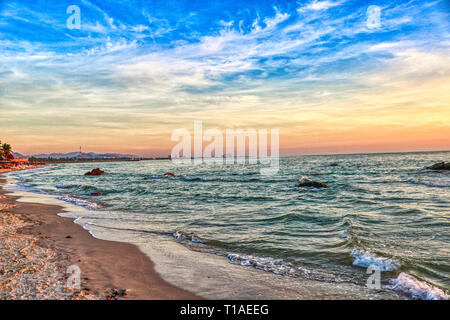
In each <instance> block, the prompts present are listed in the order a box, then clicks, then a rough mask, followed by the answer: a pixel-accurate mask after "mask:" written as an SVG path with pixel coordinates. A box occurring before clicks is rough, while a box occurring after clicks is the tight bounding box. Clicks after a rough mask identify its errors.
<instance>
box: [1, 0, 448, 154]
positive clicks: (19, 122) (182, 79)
mask: <svg viewBox="0 0 450 320" xmlns="http://www.w3.org/2000/svg"><path fill="white" fill-rule="evenodd" d="M70 5H77V6H79V7H80V10H81V25H80V29H79V30H78V29H69V28H67V25H66V20H67V18H68V17H69V16H70V14H67V13H66V9H67V7H68V6H70ZM369 6H377V7H378V8H379V9H380V12H381V19H380V25H379V26H378V27H370V26H368V24H367V20H368V16H367V9H368V7H369ZM449 8H450V5H449V2H448V1H428V2H426V1H351V0H347V1H345V0H330V1H325V0H323V1H317V0H316V1H315V0H311V1H309V0H308V1H253V0H252V1H240V2H236V1H94V0H89V1H88V0H82V1H75V0H71V1H53V2H49V1H9V0H1V1H0V85H1V87H0V88H1V89H0V112H1V113H2V117H1V118H0V126H1V128H2V131H3V132H5V134H4V135H6V137H4V138H3V139H4V140H5V139H6V138H9V139H8V140H9V141H10V142H11V143H15V144H16V146H18V147H19V148H20V149H22V151H24V152H28V151H29V152H33V151H35V149H37V148H39V149H42V148H43V149H44V150H48V151H57V150H58V151H59V150H61V149H64V148H65V149H67V150H69V151H72V150H73V149H74V148H75V149H76V146H78V145H79V144H83V145H86V146H87V147H88V148H90V149H95V150H98V151H115V148H117V143H119V144H120V145H122V147H121V148H120V149H121V150H123V151H128V152H136V153H140V154H149V153H151V152H150V151H149V150H154V151H155V152H161V153H163V154H165V153H166V149H165V147H164V146H165V145H166V144H167V139H168V138H169V137H170V132H171V131H172V130H173V129H175V128H179V127H183V126H190V125H191V124H192V122H193V120H204V122H206V123H207V124H209V125H210V126H212V127H220V128H228V127H243V128H246V127H258V128H261V127H263V128H272V127H279V128H281V130H282V131H281V133H282V136H283V130H284V132H286V134H285V135H286V136H288V137H287V138H286V139H285V140H284V141H285V144H284V148H285V149H286V152H287V153H295V152H296V150H298V152H306V153H315V152H319V153H321V152H339V150H343V151H349V152H350V151H364V150H366V149H367V150H371V148H374V150H377V151H378V150H381V149H379V147H380V146H383V145H386V144H384V143H383V142H382V141H383V139H386V138H387V137H389V136H390V135H391V134H392V131H389V130H388V131H386V132H383V133H380V135H379V136H377V137H374V139H373V141H372V142H371V141H369V142H368V143H367V144H366V145H364V144H363V143H361V141H357V140H355V141H352V140H351V139H350V138H349V137H352V136H355V134H358V132H361V130H362V129H361V128H372V130H379V129H380V128H387V127H390V126H394V127H395V126H398V127H397V132H398V133H399V139H397V140H396V141H395V144H393V145H392V146H391V147H392V148H397V149H398V147H399V146H400V145H404V143H405V141H406V140H407V137H408V132H409V135H410V134H411V132H417V134H418V135H420V136H421V137H424V136H425V137H428V138H427V139H428V140H427V139H425V140H424V141H423V142H421V143H422V144H420V143H419V144H416V145H411V146H409V148H410V149H411V150H413V149H414V148H419V149H421V148H422V149H423V148H424V147H427V146H433V148H438V149H442V148H446V147H450V145H449V144H448V143H449V142H448V139H447V140H445V141H444V140H442V138H440V137H441V136H440V135H439V134H442V135H445V134H447V133H449V127H448V125H447V124H446V121H445V120H447V123H448V122H449V121H448V120H449V113H448V112H447V113H445V107H448V103H449V102H450V101H449V99H448V94H445V92H446V89H448V79H449V67H448V66H449V65H450V63H449V62H450V61H449V58H448V56H449V47H450V36H449V35H450V33H449V30H450V25H449V21H450V19H449V10H450V9H449ZM436 95H437V96H436ZM418 102H420V103H418ZM405 114H408V115H410V118H408V119H406V120H405V119H404V120H403V121H401V120H400V119H399V118H400V117H401V115H405ZM424 115H426V116H424ZM374 119H376V120H374ZM375 122H376V123H375ZM427 127H428V128H430V127H434V128H438V129H439V130H438V132H434V131H433V132H431V131H430V130H429V129H424V128H427ZM318 130H319V131H320V132H319V133H317V131H318ZM358 130H360V131H358ZM414 130H415V131H414ZM421 130H422V131H421ZM423 130H425V131H423ZM427 130H428V131H427ZM336 133H337V135H336ZM317 134H318V136H317ZM339 134H341V135H340V136H339ZM38 136H39V137H38ZM336 136H339V137H340V138H339V139H338V138H335V137H336ZM362 136H364V137H370V134H369V133H367V132H365V131H364V130H363V132H362ZM57 137H58V138H57ZM409 138H411V137H409ZM30 139H31V140H32V141H34V143H33V144H30V142H29V141H30ZM130 139H131V140H132V141H134V142H135V143H134V144H130V143H129V141H130ZM405 139H406V140H405ZM436 139H437V140H440V141H442V143H443V144H442V143H441V144H439V143H437V142H439V141H437V140H436ZM330 140H331V142H329V143H327V141H330ZM67 141H73V146H67ZM436 141H437V142H436ZM281 142H282V146H283V141H281ZM436 143H437V144H436ZM125 145H127V146H128V147H124V146H125ZM37 146H39V147H37ZM389 148H390V147H389ZM389 148H388V149H389ZM389 150H391V149H389Z"/></svg>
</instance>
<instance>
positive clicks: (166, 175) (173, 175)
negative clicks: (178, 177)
mask: <svg viewBox="0 0 450 320" xmlns="http://www.w3.org/2000/svg"><path fill="white" fill-rule="evenodd" d="M164 177H173V178H174V177H175V174H173V173H172V172H167V173H166V174H164Z"/></svg>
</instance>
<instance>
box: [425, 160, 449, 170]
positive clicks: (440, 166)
mask: <svg viewBox="0 0 450 320" xmlns="http://www.w3.org/2000/svg"><path fill="white" fill-rule="evenodd" d="M427 169H431V170H450V162H439V163H435V164H433V165H432V166H431V167H427Z"/></svg>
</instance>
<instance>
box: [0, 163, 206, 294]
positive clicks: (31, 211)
mask: <svg viewBox="0 0 450 320" xmlns="http://www.w3.org/2000/svg"><path fill="white" fill-rule="evenodd" d="M8 171H9V170H3V171H2V172H0V218H1V219H2V221H3V222H4V223H2V225H0V228H2V227H3V226H4V225H5V226H6V225H11V224H13V225H14V223H16V224H18V228H17V230H14V232H13V235H8V237H5V240H3V239H2V240H1V241H8V240H10V238H11V239H12V238H18V242H23V240H24V239H25V238H26V239H28V238H29V239H31V240H30V246H31V248H30V250H31V251H32V252H34V254H35V256H33V254H28V255H27V254H23V251H20V250H23V248H22V249H20V250H18V251H19V252H20V255H19V261H18V263H19V264H20V265H21V267H22V269H20V270H8V267H6V268H5V269H6V270H3V272H2V273H0V275H1V277H0V279H1V281H0V299H5V298H6V299H9V298H12V299H14V298H15V297H14V295H13V296H8V292H7V291H8V284H11V283H12V281H19V283H14V287H18V286H21V285H22V286H25V287H26V290H25V291H26V292H28V294H27V295H26V296H24V295H22V297H20V296H19V297H17V296H16V298H19V299H21V298H25V299H27V298H31V299H33V298H34V299H46V298H47V297H50V299H134V300H135V299H138V300H147V299H149V300H163V299H164V300H166V299H170V300H171V299H183V300H197V299H202V298H201V297H199V296H198V295H196V294H194V293H191V292H189V291H187V290H184V289H181V288H178V287H176V286H174V285H172V284H170V283H168V282H167V281H165V280H163V278H162V277H161V276H160V275H159V274H158V273H157V272H156V271H155V266H154V263H153V262H152V261H151V260H150V258H149V257H148V256H147V255H145V254H144V253H143V252H142V251H141V250H140V249H139V248H138V247H137V246H135V245H134V244H131V243H124V242H117V241H108V240H101V239H97V238H94V237H92V236H91V235H90V234H89V232H88V231H87V230H85V229H83V228H82V226H80V225H77V224H76V223H74V222H73V219H72V218H65V217H61V216H59V215H58V213H63V212H65V211H64V208H63V207H61V206H57V205H47V204H40V203H28V202H27V203H24V202H19V201H17V200H18V198H20V197H19V196H13V195H6V194H7V193H11V192H10V191H8V190H5V189H4V188H3V186H4V184H5V182H6V179H5V178H4V177H3V176H2V175H1V173H5V172H8ZM22 222H24V223H22ZM25 222H26V223H25ZM19 224H20V225H19ZM3 229H4V228H3ZM5 248H6V245H5V244H4V243H0V250H2V251H3V250H7V249H5ZM42 250H46V252H47V253H50V256H51V257H52V258H53V259H50V258H48V257H46V256H43V255H42V254H40V251H42ZM11 252H12V250H11V249H10V248H9V253H11ZM36 254H37V256H36ZM2 256H4V257H6V252H2ZM27 256H30V257H32V258H33V259H32V260H33V261H34V260H36V259H39V258H42V259H44V263H43V265H46V264H47V262H48V263H49V264H50V265H52V264H53V265H54V268H55V270H57V271H56V272H54V273H57V274H58V276H57V275H56V274H53V275H51V276H53V277H55V276H57V278H58V279H52V281H56V282H58V284H55V283H47V284H45V285H44V287H45V288H50V287H52V286H54V285H57V286H58V288H59V289H60V290H59V291H60V294H59V295H53V296H52V295H50V296H47V295H46V294H48V293H46V292H42V288H37V287H38V286H37V285H36V284H37V283H41V282H42V280H44V282H45V280H46V279H45V277H44V279H42V278H43V274H40V273H42V270H36V266H35V264H33V263H32V262H30V261H27ZM72 265H76V266H78V267H79V268H80V270H81V290H77V292H69V293H68V292H67V290H65V289H64V288H61V286H64V285H65V283H66V281H67V277H68V274H67V273H65V270H66V269H67V267H69V266H72ZM33 268H34V269H33ZM29 269H33V270H32V271H30V270H29ZM11 271H13V272H11ZM29 271H30V272H29ZM27 272H28V273H29V275H30V277H25V279H26V280H27V283H23V282H24V280H23V279H22V280H20V279H19V280H18V279H16V278H17V277H15V275H16V274H18V273H20V274H24V273H25V274H27ZM30 278H31V279H30ZM21 282H22V283H21ZM9 287H10V289H11V287H12V286H11V285H10V286H9ZM33 287H35V288H33ZM2 289H3V291H4V292H2ZM53 289H54V288H53ZM123 290H126V291H125V292H126V294H125V295H123V296H122V293H123V292H124V291H123ZM44 291H45V289H44Z"/></svg>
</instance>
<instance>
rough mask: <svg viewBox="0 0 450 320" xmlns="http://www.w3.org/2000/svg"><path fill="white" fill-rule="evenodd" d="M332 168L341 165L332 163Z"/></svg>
mask: <svg viewBox="0 0 450 320" xmlns="http://www.w3.org/2000/svg"><path fill="white" fill-rule="evenodd" d="M330 167H339V163H331V164H330Z"/></svg>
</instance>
